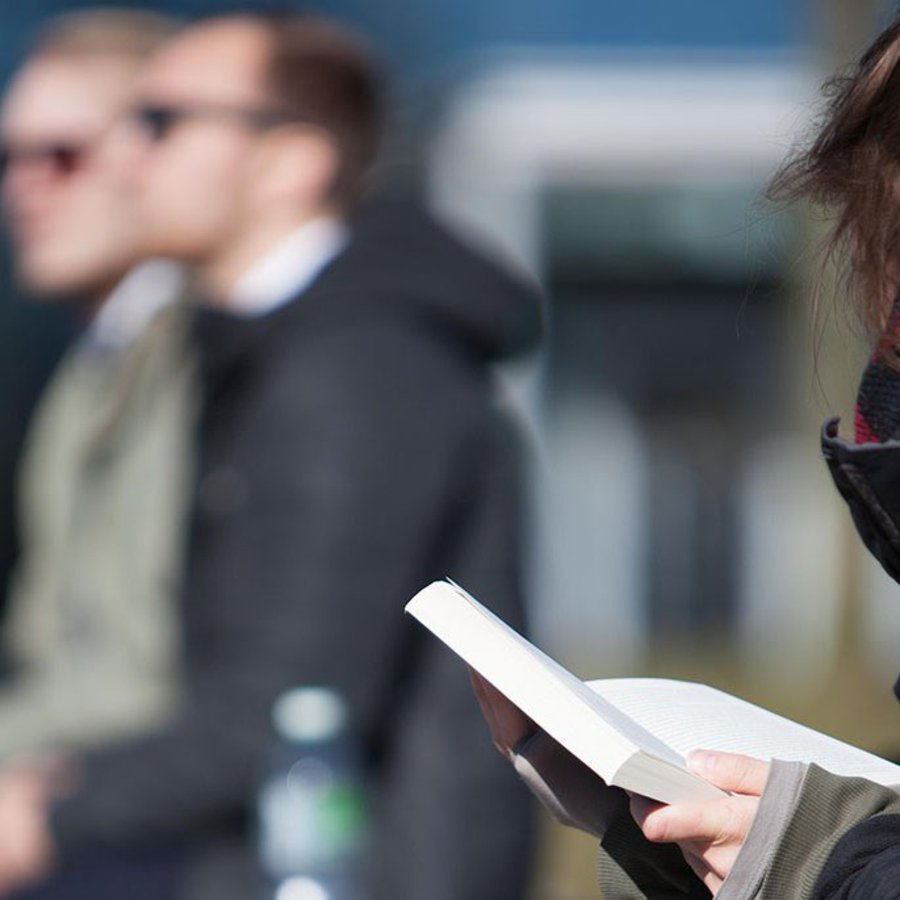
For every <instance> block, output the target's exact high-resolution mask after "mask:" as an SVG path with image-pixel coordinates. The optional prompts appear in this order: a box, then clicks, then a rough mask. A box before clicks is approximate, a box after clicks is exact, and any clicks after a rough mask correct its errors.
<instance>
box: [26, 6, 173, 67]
mask: <svg viewBox="0 0 900 900" xmlns="http://www.w3.org/2000/svg"><path fill="white" fill-rule="evenodd" d="M178 29H179V23H178V22H177V21H176V20H175V19H172V18H169V17H168V16H164V15H160V14H158V13H153V12H149V11H147V10H137V9H118V8H113V7H103V8H100V7H98V8H97V9H82V10H77V11H74V12H70V13H64V14H62V15H60V16H57V17H55V18H53V19H51V20H50V21H49V23H47V24H46V25H45V26H44V27H43V29H41V31H40V32H38V35H37V39H36V40H35V42H34V44H33V45H32V47H31V52H30V56H32V57H34V56H61V57H65V58H72V59H96V58H104V57H112V58H119V59H122V60H125V61H133V62H134V63H135V64H140V63H142V62H144V61H145V60H147V59H148V58H149V57H150V56H151V55H153V54H154V53H155V52H156V51H157V50H158V49H159V48H160V46H161V45H162V44H163V43H164V42H165V41H167V40H168V39H169V38H170V37H172V36H173V35H174V34H175V33H176V32H177V31H178Z"/></svg>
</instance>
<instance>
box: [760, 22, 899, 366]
mask: <svg viewBox="0 0 900 900" xmlns="http://www.w3.org/2000/svg"><path fill="white" fill-rule="evenodd" d="M823 93H824V95H825V96H826V97H827V98H828V101H829V102H828V105H827V107H826V110H825V114H824V116H823V118H822V120H821V121H820V122H819V124H818V127H817V130H816V132H815V135H814V138H813V140H812V142H811V143H810V145H809V146H808V147H807V148H805V149H803V150H801V151H799V152H798V153H796V154H794V155H793V157H791V158H789V159H788V160H787V162H786V163H785V164H784V165H783V166H782V167H781V169H780V170H779V171H778V172H777V173H776V175H775V177H774V178H773V180H772V182H771V183H770V186H769V190H768V195H769V196H770V197H771V198H773V199H777V200H785V201H794V200H798V199H801V198H806V199H808V200H810V201H812V203H813V204H814V205H816V206H818V207H820V208H821V209H823V210H825V211H827V212H829V213H833V214H834V215H835V217H836V218H835V221H834V224H833V226H832V228H831V231H830V234H829V237H828V239H827V241H826V244H825V246H824V257H825V260H824V261H825V262H828V261H837V262H838V263H840V264H842V267H844V269H845V274H846V284H847V288H848V290H849V293H850V297H851V309H852V310H853V311H855V312H856V313H857V316H858V319H859V321H860V322H861V323H862V324H863V326H864V327H865V328H866V330H867V331H868V332H869V334H870V336H871V337H873V338H881V339H882V341H881V349H882V350H884V349H887V348H889V349H890V350H892V351H893V353H892V355H894V356H895V355H896V350H897V347H898V340H897V338H898V337H900V335H894V334H893V333H889V332H893V331H894V322H892V317H891V311H892V309H893V306H894V302H895V300H896V298H897V294H898V289H900V17H898V18H896V19H895V20H894V21H893V22H892V23H891V25H889V26H888V27H887V28H886V29H885V30H884V31H883V32H882V33H881V34H880V35H879V36H878V38H877V39H876V40H875V42H874V43H873V44H872V46H871V47H870V48H869V49H868V50H867V51H866V52H865V53H864V54H863V56H862V58H861V59H860V61H859V62H858V63H857V64H856V65H855V66H854V67H853V68H852V69H851V70H850V71H849V72H848V73H845V74H842V75H839V76H837V77H835V78H832V79H831V80H830V81H828V82H827V83H826V84H825V87H824V88H823Z"/></svg>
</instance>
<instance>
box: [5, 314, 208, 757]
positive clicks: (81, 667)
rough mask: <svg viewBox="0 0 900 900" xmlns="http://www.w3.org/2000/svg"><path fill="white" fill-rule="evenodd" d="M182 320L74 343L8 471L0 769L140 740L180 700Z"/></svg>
mask: <svg viewBox="0 0 900 900" xmlns="http://www.w3.org/2000/svg"><path fill="white" fill-rule="evenodd" d="M187 332H188V323H187V311H186V309H184V308H183V307H182V306H181V305H180V304H169V305H168V306H166V307H164V308H163V309H162V310H161V311H160V312H158V313H157V314H156V315H155V317H154V318H153V319H152V320H151V321H150V323H149V324H148V325H146V326H145V327H144V329H143V330H142V331H141V333H140V334H139V335H138V336H137V337H136V338H135V339H133V340H132V341H131V343H130V344H128V345H127V346H126V347H124V348H119V349H116V350H113V349H111V348H109V347H105V348H104V347H101V346H92V345H91V343H90V342H89V341H88V340H82V341H80V342H79V343H78V344H77V345H75V346H74V347H73V348H72V349H71V350H70V352H69V353H68V355H67V356H66V357H65V358H64V360H63V361H62V363H61V364H60V366H59V368H58V370H57V371H56V373H55V374H54V377H53V379H52V381H51V383H50V385H49V386H48V388H47V390H46V392H45V394H44V396H43V397H42V399H41V402H40V404H39V408H38V410H37V412H36V415H35V418H34V420H33V424H32V427H31V430H30V434H29V436H28V440H27V442H26V447H25V453H24V458H23V462H22V466H21V472H20V482H19V504H20V531H21V537H22V556H21V560H20V564H19V566H18V568H17V571H16V573H15V575H14V578H13V581H12V584H11V595H10V607H9V608H10V620H9V625H8V630H7V642H8V650H9V653H10V656H11V657H12V659H13V660H14V662H15V663H16V664H17V665H16V669H17V672H18V674H17V676H16V678H15V679H14V680H13V681H12V682H11V683H8V684H7V685H5V686H4V688H3V690H2V691H0V760H3V759H6V760H8V759H10V758H14V757H16V756H20V755H28V756H31V755H33V754H35V753H41V752H44V751H48V752H53V751H58V750H65V749H66V748H71V749H82V748H84V747H88V746H91V745H92V744H96V743H103V742H105V741H107V740H109V739H110V738H113V737H117V736H124V735H126V734H129V733H133V732H135V731H139V730H144V729H146V728H147V727H150V726H152V725H153V724H156V723H158V722H159V721H161V720H163V719H165V718H166V717H168V716H169V715H170V714H171V712H172V710H173V707H174V705H175V703H176V702H177V695H178V690H177V683H178V675H177V658H178V631H177V627H178V626H177V611H176V608H175V597H176V595H177V592H178V588H179V578H180V573H181V569H182V560H181V554H182V551H183V547H184V527H185V518H186V510H187V499H188V497H189V488H190V483H191V478H192V472H191V463H192V450H191V447H192V440H193V435H192V429H193V417H194V415H195V396H194V394H195V389H194V379H195V376H194V364H193V361H192V359H191V355H190V353H189V350H188V334H187Z"/></svg>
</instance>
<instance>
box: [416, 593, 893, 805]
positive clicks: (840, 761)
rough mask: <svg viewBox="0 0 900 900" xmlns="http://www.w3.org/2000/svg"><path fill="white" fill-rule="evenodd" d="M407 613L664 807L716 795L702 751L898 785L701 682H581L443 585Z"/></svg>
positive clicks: (877, 768)
mask: <svg viewBox="0 0 900 900" xmlns="http://www.w3.org/2000/svg"><path fill="white" fill-rule="evenodd" d="M406 611H407V612H408V613H411V614H412V615H413V616H415V618H416V619H418V620H419V621H420V622H421V623H422V624H423V625H425V627H426V628H428V629H429V630H430V631H432V632H433V633H434V634H435V635H436V636H437V637H439V638H440V639H441V640H442V641H443V642H444V643H445V644H446V645H447V646H448V647H450V649H451V650H453V651H454V652H455V653H457V654H458V655H459V656H461V657H462V658H463V659H464V660H465V661H466V662H467V663H468V664H469V665H470V666H471V667H472V668H473V669H475V670H476V671H477V672H479V673H480V674H481V675H482V676H483V677H484V678H485V679H486V680H487V681H489V682H490V683H491V684H492V685H493V686H494V687H495V688H497V690H499V691H500V692H501V693H503V694H505V695H506V696H507V697H508V698H509V699H510V700H511V701H512V702H513V703H514V704H515V705H516V706H518V707H519V709H521V710H522V712H524V713H525V714H526V715H527V716H529V717H530V718H531V719H532V720H533V721H534V722H535V723H536V724H537V725H538V726H539V727H540V728H542V729H543V730H544V731H546V732H547V733H548V734H549V735H550V736H551V737H553V738H555V739H556V740H557V741H559V743H561V744H562V745H563V746H565V747H566V748H568V750H569V751H570V752H571V753H572V754H573V755H574V756H576V757H578V759H580V760H581V761H582V762H583V763H584V764H585V765H586V766H588V767H589V768H590V769H592V770H593V771H594V772H596V773H597V774H598V775H599V776H600V777H601V778H602V779H603V780H604V781H605V782H606V783H607V784H611V785H616V786H618V787H622V788H625V789H626V790H629V791H633V792H634V793H638V794H643V795H644V796H646V797H650V798H652V799H654V800H659V801H661V802H663V803H678V802H682V801H685V800H696V799H702V798H704V797H714V796H720V795H721V794H722V792H721V791H720V790H719V789H718V788H715V787H713V786H712V785H711V784H709V783H708V782H706V781H703V780H702V779H701V778H699V777H698V776H696V775H694V774H693V773H691V772H689V771H688V770H687V769H686V767H685V756H686V754H687V753H689V752H690V751H691V750H693V749H701V748H702V749H707V750H727V751H730V752H735V753H746V754H748V755H750V756H755V757H757V758H760V759H767V760H768V759H776V758H777V759H787V760H802V761H806V762H815V763H817V764H818V765H819V766H821V767H822V768H824V769H828V770H829V771H831V772H834V773H835V774H838V775H852V776H859V777H863V778H868V779H870V780H872V781H877V782H879V783H880V784H886V785H897V784H900V766H896V765H894V764H893V763H889V762H886V761H885V760H883V759H880V758H879V757H877V756H875V755H873V754H871V753H867V752H865V751H864V750H860V749H859V748H858V747H853V746H851V745H850V744H845V743H843V742H841V741H838V740H836V739H835V738H831V737H828V736H827V735H824V734H821V733H820V732H818V731H815V730H813V729H811V728H806V727H805V726H803V725H799V724H798V723H797V722H792V721H791V720H790V719H785V718H783V717H781V716H778V715H776V714H775V713H772V712H769V711H768V710H765V709H762V708H761V707H759V706H755V705H753V704H752V703H748V702H746V701H745V700H740V699H738V698H737V697H733V696H731V695H730V694H726V693H725V692H723V691H719V690H716V689H715V688H711V687H708V686H707V685H703V684H694V683H691V682H685V681H672V680H667V679H659V678H613V679H603V680H600V681H592V682H587V683H585V682H583V681H581V680H579V679H578V678H576V677H575V676H574V675H573V674H572V673H571V672H569V671H568V670H566V669H564V668H563V667H562V666H561V665H559V663H557V662H555V661H554V660H552V659H551V658H550V657H549V656H547V655H546V654H544V653H542V652H541V651H540V650H538V649H537V647H535V646H534V645H533V644H531V643H529V641H527V640H525V638H523V637H522V636H521V635H519V634H518V633H516V632H515V631H514V630H513V629H512V628H510V627H509V626H508V625H506V623H504V622H503V621H501V620H500V619H498V618H497V617H496V616H495V615H494V614H493V613H491V612H490V611H489V610H487V609H485V607H483V606H482V605H481V604H480V603H479V602H478V601H477V600H475V599H474V598H473V597H471V596H470V595H469V594H467V593H466V592H465V591H464V590H462V588H459V587H457V586H456V585H454V584H452V583H450V582H443V581H437V582H435V583H434V584H431V585H429V586H428V587H426V588H425V589H424V590H422V591H420V592H419V593H418V594H416V596H415V597H413V599H412V600H410V602H409V603H408V604H407V605H406Z"/></svg>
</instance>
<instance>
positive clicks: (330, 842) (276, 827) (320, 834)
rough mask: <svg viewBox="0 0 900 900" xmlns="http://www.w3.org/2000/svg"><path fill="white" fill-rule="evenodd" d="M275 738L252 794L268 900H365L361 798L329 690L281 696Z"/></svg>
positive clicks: (340, 714)
mask: <svg viewBox="0 0 900 900" xmlns="http://www.w3.org/2000/svg"><path fill="white" fill-rule="evenodd" d="M272 720H273V724H274V726H275V733H276V736H277V742H276V744H275V746H274V747H273V750H272V754H271V756H270V759H269V765H268V767H267V770H266V773H265V775H264V777H263V780H262V784H261V786H260V790H259V795H258V799H257V817H258V841H259V844H258V849H259V858H260V863H261V865H262V868H263V871H264V872H265V874H266V876H267V878H268V882H269V886H270V888H269V889H270V893H269V894H268V896H269V898H271V900H365V897H366V893H365V890H364V887H363V883H362V880H363V876H362V866H361V860H362V853H363V849H364V846H363V844H364V834H365V802H364V793H363V787H362V770H361V763H360V758H359V754H358V752H357V748H356V746H355V745H354V743H353V741H352V740H351V739H350V736H349V734H348V732H347V728H346V725H347V710H346V706H345V704H344V702H343V700H342V699H341V697H340V696H339V695H338V694H337V693H336V692H335V691H333V690H331V689H330V688H324V687H303V688H296V689H294V690H291V691H288V692H287V693H285V694H283V695H282V696H281V697H279V699H278V700H277V701H276V703H275V705H274V707H273V710H272Z"/></svg>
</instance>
